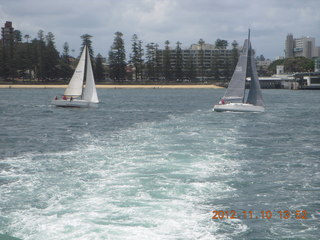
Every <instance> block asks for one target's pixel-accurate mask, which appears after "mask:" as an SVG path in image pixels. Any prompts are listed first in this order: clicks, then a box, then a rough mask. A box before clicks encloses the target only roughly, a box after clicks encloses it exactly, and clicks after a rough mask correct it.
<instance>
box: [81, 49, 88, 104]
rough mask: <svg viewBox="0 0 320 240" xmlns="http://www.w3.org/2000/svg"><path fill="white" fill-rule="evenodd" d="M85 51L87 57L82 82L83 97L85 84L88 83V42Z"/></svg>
mask: <svg viewBox="0 0 320 240" xmlns="http://www.w3.org/2000/svg"><path fill="white" fill-rule="evenodd" d="M83 51H85V58H84V62H85V64H84V71H83V84H82V91H81V96H80V97H81V99H82V97H83V91H84V86H85V85H84V84H87V58H88V51H87V44H86V45H84V49H83Z"/></svg>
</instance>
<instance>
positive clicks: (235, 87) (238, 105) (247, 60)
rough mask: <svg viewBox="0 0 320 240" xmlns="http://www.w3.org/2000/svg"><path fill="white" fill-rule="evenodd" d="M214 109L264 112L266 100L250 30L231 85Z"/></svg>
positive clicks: (216, 110)
mask: <svg viewBox="0 0 320 240" xmlns="http://www.w3.org/2000/svg"><path fill="white" fill-rule="evenodd" d="M246 77H251V81H250V89H249V94H248V97H247V101H245V84H246ZM213 111H215V112H223V111H232V112H264V101H263V98H262V93H261V89H260V83H259V79H258V73H257V69H256V64H255V61H254V54H253V50H252V47H251V42H250V30H249V36H248V39H246V40H245V41H244V45H243V48H242V51H241V53H240V56H239V60H238V63H237V66H236V68H235V71H234V73H233V75H232V78H231V80H230V83H229V86H228V88H227V90H226V92H225V94H224V96H223V97H222V98H221V100H220V101H219V104H216V105H214V107H213Z"/></svg>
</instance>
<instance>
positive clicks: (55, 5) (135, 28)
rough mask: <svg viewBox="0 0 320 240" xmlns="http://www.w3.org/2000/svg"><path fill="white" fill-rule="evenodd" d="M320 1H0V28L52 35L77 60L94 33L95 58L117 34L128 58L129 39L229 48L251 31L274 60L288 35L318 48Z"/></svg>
mask: <svg viewBox="0 0 320 240" xmlns="http://www.w3.org/2000/svg"><path fill="white" fill-rule="evenodd" d="M319 8H320V1H318V0H308V1H304V2H301V1H299V0H282V1H277V0H270V1H253V0H251V1H247V0H239V1H232V0H226V1H223V2H222V1H215V0H199V1H197V2H194V1H191V0H130V1H129V0H121V1H112V0H105V1H103V2H101V1H96V0H92V1H90V4H89V5H88V4H87V1H84V0H56V1H43V0H28V1H27V0H20V1H7V0H0V21H1V26H3V25H4V24H5V22H6V21H11V22H12V23H13V27H14V28H15V29H17V30H20V31H21V32H22V34H23V36H24V35H26V34H29V35H30V36H31V38H36V37H37V32H38V31H39V30H43V31H44V32H45V33H48V32H52V33H53V34H54V36H55V42H56V47H57V49H58V50H59V51H60V52H61V51H62V46H63V44H64V42H68V43H69V45H70V49H74V50H75V55H78V53H79V50H80V45H81V39H80V36H81V35H83V34H86V33H87V34H90V35H92V36H93V38H92V46H93V50H94V53H95V55H96V54H98V53H100V54H102V55H103V56H107V54H108V51H109V50H110V47H111V45H112V42H113V39H114V33H115V32H117V31H120V32H122V33H123V38H124V40H125V47H126V52H127V57H128V55H129V53H130V52H131V38H132V35H133V34H137V35H138V38H139V39H140V40H142V41H143V45H144V46H145V45H147V44H148V43H151V42H154V43H157V44H159V46H160V47H163V46H164V42H165V41H166V40H169V41H170V43H171V44H170V45H171V46H172V47H174V46H175V43H176V42H177V41H180V42H181V43H182V48H184V49H186V48H189V47H190V46H191V45H192V44H195V43H197V42H198V41H199V39H200V38H201V39H203V40H204V41H205V42H206V43H210V44H214V42H215V41H216V40H217V39H218V38H220V39H224V40H227V41H228V43H229V46H230V45H231V43H232V42H233V41H234V40H236V41H237V42H238V44H239V45H242V44H243V41H244V39H245V38H246V37H247V31H248V28H250V29H251V40H252V43H253V44H254V46H255V49H256V51H257V55H261V54H262V55H264V56H265V57H266V58H270V59H275V58H277V57H278V56H284V55H285V53H284V50H285V44H284V42H285V39H286V36H287V34H288V33H292V34H293V35H294V36H296V37H303V36H312V37H314V38H315V41H316V42H315V45H316V46H319V45H320V43H319V40H320V32H319V22H320V13H319V11H318V9H319Z"/></svg>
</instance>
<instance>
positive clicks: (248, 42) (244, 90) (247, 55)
mask: <svg viewBox="0 0 320 240" xmlns="http://www.w3.org/2000/svg"><path fill="white" fill-rule="evenodd" d="M250 45H251V44H250V28H249V29H248V41H247V50H246V51H247V52H246V57H247V68H246V76H245V78H244V89H243V98H242V103H244V99H245V97H246V79H247V76H248V75H247V73H248V66H250V63H249V61H251V58H250V56H249V51H250V50H249V46H250ZM248 63H249V64H248Z"/></svg>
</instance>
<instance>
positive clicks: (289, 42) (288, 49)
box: [284, 34, 294, 58]
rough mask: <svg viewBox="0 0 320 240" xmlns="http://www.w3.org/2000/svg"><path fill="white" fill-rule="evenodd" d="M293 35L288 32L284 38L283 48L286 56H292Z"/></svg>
mask: <svg viewBox="0 0 320 240" xmlns="http://www.w3.org/2000/svg"><path fill="white" fill-rule="evenodd" d="M293 43H294V41H293V35H292V34H288V35H287V39H286V48H285V50H284V52H285V57H286V58H292V57H293Z"/></svg>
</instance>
